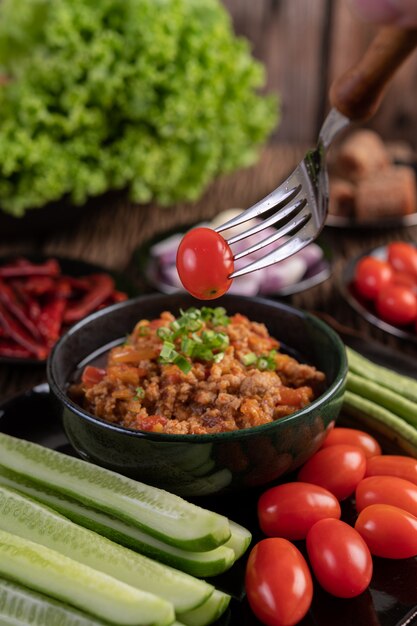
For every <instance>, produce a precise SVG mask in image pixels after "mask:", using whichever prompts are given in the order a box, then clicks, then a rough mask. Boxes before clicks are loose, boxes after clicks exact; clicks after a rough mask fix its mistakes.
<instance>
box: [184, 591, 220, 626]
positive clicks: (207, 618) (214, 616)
mask: <svg viewBox="0 0 417 626" xmlns="http://www.w3.org/2000/svg"><path fill="white" fill-rule="evenodd" d="M229 603H230V596H229V595H228V594H227V593H223V592H222V591H219V590H218V589H215V590H214V592H213V593H212V595H211V596H210V597H209V599H208V600H206V602H204V604H202V605H201V606H199V607H198V608H196V609H193V610H192V611H188V612H187V613H180V615H178V618H179V619H180V620H181V622H182V623H183V624H185V626H208V624H212V623H213V622H215V621H216V620H218V619H219V617H220V616H221V615H223V613H224V612H225V610H226V609H227V607H228V606H229Z"/></svg>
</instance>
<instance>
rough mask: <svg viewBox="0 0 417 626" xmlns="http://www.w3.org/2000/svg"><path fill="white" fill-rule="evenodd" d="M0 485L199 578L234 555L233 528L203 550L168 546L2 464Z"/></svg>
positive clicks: (214, 573) (220, 567)
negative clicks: (215, 545) (226, 537)
mask: <svg viewBox="0 0 417 626" xmlns="http://www.w3.org/2000/svg"><path fill="white" fill-rule="evenodd" d="M0 485H3V486H5V487H11V488H12V489H16V490H18V491H19V492H20V493H23V494H25V495H27V496H29V497H31V498H33V499H35V500H37V501H39V502H42V503H43V504H46V505H47V506H49V507H50V508H52V509H54V510H55V511H58V512H60V513H61V514H62V515H65V516H66V517H68V518H69V519H71V520H72V521H73V522H76V523H77V524H81V525H82V526H85V527H86V528H89V529H91V530H93V531H95V532H97V533H100V535H104V536H105V537H107V538H108V539H111V540H113V541H116V542H117V543H120V544H122V545H124V546H126V547H128V548H131V549H133V550H136V551H137V552H139V553H141V554H145V555H146V556H149V557H152V558H154V559H156V560H157V561H160V562H162V563H166V564H168V565H171V566H172V567H175V568H177V569H181V570H182V571H183V572H187V573H188V574H191V575H192V576H199V577H201V578H206V577H209V576H217V575H218V574H221V573H223V572H225V571H226V570H227V569H229V568H230V567H231V566H232V565H233V563H234V561H235V560H236V558H237V555H235V553H234V551H233V549H231V547H228V546H229V542H230V543H231V542H234V539H233V536H234V531H233V532H232V536H231V537H230V539H229V540H228V541H227V542H226V543H225V544H223V545H222V546H219V547H218V548H214V549H213V550H208V551H206V552H190V551H188V550H182V549H181V548H176V547H174V546H170V545H169V544H166V543H164V542H163V541H160V540H159V539H155V537H151V536H150V535H147V534H146V533H144V532H143V531H141V530H139V529H138V528H137V527H133V526H132V525H129V524H127V523H126V522H124V521H122V520H119V519H116V518H115V517H112V516H110V515H108V514H107V513H104V512H102V511H99V510H97V509H93V508H91V507H88V506H87V505H85V504H83V503H81V502H77V501H75V500H73V499H72V498H69V497H68V496H65V495H63V494H61V493H56V492H54V491H52V490H51V489H48V488H47V487H44V486H42V485H39V484H36V483H33V482H32V481H30V480H29V479H28V478H26V477H23V476H19V474H16V473H14V472H11V471H10V470H7V469H5V468H4V467H2V466H1V465H0ZM233 527H234V526H233V523H231V529H232V528H233ZM246 532H248V531H246Z"/></svg>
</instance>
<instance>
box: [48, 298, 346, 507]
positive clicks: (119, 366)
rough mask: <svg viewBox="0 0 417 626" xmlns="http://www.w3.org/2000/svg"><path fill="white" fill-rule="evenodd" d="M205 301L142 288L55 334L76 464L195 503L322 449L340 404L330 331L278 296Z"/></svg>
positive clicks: (340, 356)
mask: <svg viewBox="0 0 417 626" xmlns="http://www.w3.org/2000/svg"><path fill="white" fill-rule="evenodd" d="M203 304H204V303H201V302H199V301H196V300H195V299H193V298H191V297H190V296H186V295H183V294H174V295H170V296H166V295H152V296H144V297H140V298H136V299H134V300H129V301H127V302H123V303H121V304H118V305H115V306H113V307H110V308H107V309H105V310H103V311H100V312H98V313H95V314H93V315H91V316H90V317H88V318H86V319H84V320H83V321H82V322H80V323H79V324H77V325H76V326H74V327H72V328H71V330H70V331H68V333H67V334H66V335H65V336H63V337H62V338H61V339H60V341H59V342H58V343H57V345H56V347H55V348H54V350H53V352H52V354H51V356H50V358H49V361H48V380H49V384H50V387H51V391H52V393H53V394H54V396H55V398H56V399H57V401H58V405H59V407H60V412H61V415H62V420H63V425H64V428H65V431H66V433H67V435H68V437H69V439H70V441H71V443H72V445H73V446H74V447H75V449H76V450H77V451H78V453H79V454H80V455H81V456H82V457H83V458H86V459H88V460H90V461H92V462H95V463H97V464H99V465H103V466H105V467H107V468H110V469H113V470H115V471H118V472H121V473H123V474H126V475H129V476H132V477H135V478H137V479H139V480H142V481H144V482H147V483H150V484H153V485H156V486H158V487H162V488H165V489H168V490H169V491H173V492H176V493H178V494H180V495H182V496H187V497H192V496H198V495H208V494H212V493H217V492H220V491H227V490H238V489H244V488H248V487H253V486H259V485H263V484H267V483H269V482H271V481H273V480H275V479H277V478H279V477H280V476H281V475H283V474H285V473H288V472H291V471H293V470H294V469H296V468H297V467H299V466H300V465H301V464H302V463H304V462H305V461H306V460H307V459H308V458H309V457H310V456H311V455H312V454H313V453H314V452H315V451H316V450H317V449H318V448H319V446H320V444H321V442H322V440H323V438H324V436H325V433H326V430H327V429H328V428H329V427H330V426H331V425H332V424H333V423H334V421H335V419H336V418H337V415H338V413H339V410H340V407H341V403H342V397H343V391H344V384H345V377H346V356H345V351H344V346H343V344H342V342H341V340H340V339H339V337H338V336H337V335H336V334H335V333H334V331H332V330H331V329H330V328H329V327H328V326H327V325H325V324H324V323H323V322H321V321H320V320H318V319H316V318H315V317H313V316H311V315H309V314H307V313H305V312H303V311H300V310H297V309H294V308H292V307H290V306H287V305H285V304H281V303H278V302H272V301H268V300H262V299H256V298H252V299H248V298H244V297H240V296H224V297H223V298H221V299H219V300H216V302H215V306H214V308H209V307H204V308H203V307H202V305H203ZM210 304H212V305H213V303H212V302H211V303H210ZM191 307H195V308H196V309H197V312H196V313H195V312H193V309H192V308H191ZM218 307H223V309H224V310H225V312H224V311H222V310H221V309H219V308H218ZM190 308H191V312H190Z"/></svg>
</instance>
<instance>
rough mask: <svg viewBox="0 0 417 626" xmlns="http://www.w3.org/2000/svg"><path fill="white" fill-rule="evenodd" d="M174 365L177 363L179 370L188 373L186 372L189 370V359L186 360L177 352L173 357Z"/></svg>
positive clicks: (190, 366)
mask: <svg viewBox="0 0 417 626" xmlns="http://www.w3.org/2000/svg"><path fill="white" fill-rule="evenodd" d="M174 365H177V366H178V367H179V368H180V370H181V371H182V372H184V374H188V372H189V371H190V370H191V368H192V365H191V363H190V362H189V361H187V359H186V358H185V356H182V354H178V355H177V356H176V357H175V359H174Z"/></svg>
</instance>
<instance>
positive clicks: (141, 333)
mask: <svg viewBox="0 0 417 626" xmlns="http://www.w3.org/2000/svg"><path fill="white" fill-rule="evenodd" d="M138 335H139V337H146V335H149V326H146V324H142V325H141V326H139V328H138Z"/></svg>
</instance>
